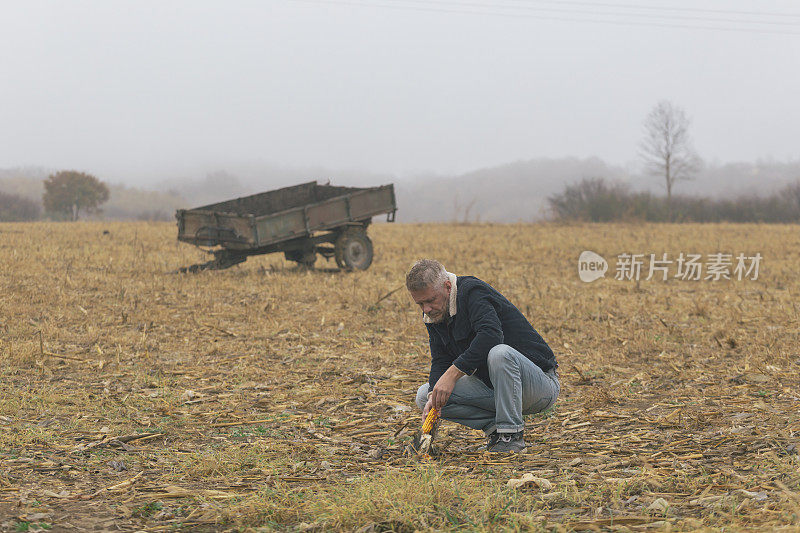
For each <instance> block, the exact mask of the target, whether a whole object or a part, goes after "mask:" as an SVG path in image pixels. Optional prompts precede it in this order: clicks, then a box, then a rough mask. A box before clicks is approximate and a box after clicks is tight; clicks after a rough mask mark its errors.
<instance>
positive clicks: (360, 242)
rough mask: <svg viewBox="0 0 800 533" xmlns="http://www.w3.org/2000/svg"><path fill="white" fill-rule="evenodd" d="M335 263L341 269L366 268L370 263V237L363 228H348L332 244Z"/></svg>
mask: <svg viewBox="0 0 800 533" xmlns="http://www.w3.org/2000/svg"><path fill="white" fill-rule="evenodd" d="M334 253H335V254H336V264H337V265H339V268H341V269H343V270H366V269H368V268H369V266H370V265H371V264H372V239H370V238H369V237H367V234H366V232H365V231H364V230H361V229H348V230H346V231H344V232H343V233H342V234H341V235H339V237H338V238H337V239H336V243H335V244H334Z"/></svg>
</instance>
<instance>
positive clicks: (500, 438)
mask: <svg viewBox="0 0 800 533" xmlns="http://www.w3.org/2000/svg"><path fill="white" fill-rule="evenodd" d="M493 441H494V442H493ZM527 446H528V445H527V444H526V443H525V439H524V432H522V431H518V432H516V433H497V432H495V433H492V434H491V435H489V444H488V445H487V449H488V450H489V451H490V452H500V453H502V452H517V453H519V452H522V451H525V448H526V447H527Z"/></svg>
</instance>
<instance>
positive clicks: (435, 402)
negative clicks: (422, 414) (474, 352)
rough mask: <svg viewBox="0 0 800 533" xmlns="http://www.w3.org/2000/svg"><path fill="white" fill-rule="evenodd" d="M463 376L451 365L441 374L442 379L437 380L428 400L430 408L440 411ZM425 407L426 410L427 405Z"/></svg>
mask: <svg viewBox="0 0 800 533" xmlns="http://www.w3.org/2000/svg"><path fill="white" fill-rule="evenodd" d="M463 375H464V373H463V372H462V371H461V370H459V369H458V368H456V367H455V366H453V365H451V366H450V368H448V369H447V371H446V372H445V373H444V374H442V377H440V378H439V381H437V382H436V385H434V386H433V391H432V392H431V395H430V398H429V399H428V403H429V404H431V407H435V408H437V409H439V410H441V409H442V407H444V406H445V404H446V403H447V400H448V399H449V398H450V394H452V392H453V388H454V387H455V386H456V381H458V378H460V377H461V376H463ZM425 407H426V408H428V405H427V404H426V405H425ZM426 414H427V411H426Z"/></svg>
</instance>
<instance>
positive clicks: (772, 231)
mask: <svg viewBox="0 0 800 533" xmlns="http://www.w3.org/2000/svg"><path fill="white" fill-rule="evenodd" d="M104 231H107V232H108V233H106V234H104ZM370 234H371V236H372V237H373V239H374V242H375V253H376V257H375V262H374V263H373V266H372V267H371V268H370V269H369V270H367V271H365V272H355V273H330V272H319V271H300V270H296V269H294V268H292V265H291V264H289V263H286V262H284V261H283V259H282V257H281V256H278V255H272V256H265V257H259V258H251V259H249V260H248V261H247V262H246V263H244V264H242V265H240V266H237V267H234V268H231V269H229V270H224V271H217V272H202V273H199V274H196V275H176V274H173V273H171V272H173V271H174V270H175V269H177V268H178V267H180V266H185V265H188V264H192V263H197V262H200V261H202V260H204V256H203V254H202V253H201V252H199V251H198V250H196V249H195V248H192V247H190V246H187V245H184V244H179V243H178V242H177V241H176V240H175V227H174V225H173V224H166V223H164V224H160V223H159V224H146V223H83V222H81V223H74V224H50V223H31V224H2V225H0V289H1V290H0V359H1V360H0V529H15V528H16V529H19V528H25V527H28V528H31V527H39V526H38V525H37V524H46V525H47V526H50V527H54V528H63V529H69V528H70V527H74V528H77V529H81V528H89V527H96V526H98V525H99V526H101V528H103V527H104V528H106V529H111V528H115V529H116V528H119V529H122V530H136V529H148V530H172V529H181V528H191V529H198V530H203V529H205V530H209V531H210V530H218V529H228V528H243V527H248V526H252V527H256V528H258V527H260V528H264V530H271V529H276V530H297V531H301V530H302V531H313V530H317V531H323V530H332V529H333V530H335V529H341V530H355V529H359V528H361V529H362V531H371V530H374V531H378V530H395V531H413V530H426V529H445V530H448V529H459V528H461V529H469V530H492V531H495V530H506V529H508V530H516V529H533V530H550V529H552V528H553V527H556V526H559V527H560V526H563V527H565V528H566V529H568V530H570V529H594V530H597V529H616V530H641V529H644V528H650V529H651V530H652V529H667V528H669V529H672V530H693V529H696V528H701V527H710V528H722V527H723V526H724V527H728V528H733V529H771V528H778V527H781V526H792V525H795V526H796V525H797V524H798V523H799V521H800V518H798V517H799V516H800V515H799V514H798V513H800V510H799V509H800V508H799V507H798V506H799V505H800V494H798V488H799V483H798V480H799V478H800V470H799V468H800V463H799V462H798V456H797V452H796V447H795V446H796V444H797V440H798V438H797V432H798V430H800V421H798V409H797V402H798V397H800V390H798V371H799V370H800V360H799V357H800V356H798V351H797V346H798V345H800V338H798V308H797V304H796V302H797V301H798V296H800V294H799V293H800V283H798V279H797V275H796V268H797V265H798V264H800V257H799V256H800V232H798V228H797V227H796V226H758V225H740V226H737V225H547V224H544V225H381V224H379V225H375V226H373V227H371V228H370ZM583 250H593V251H595V252H597V253H599V254H600V255H602V256H604V257H606V258H607V259H609V260H610V262H612V260H613V258H615V256H616V255H618V254H621V253H625V252H627V253H648V254H649V253H655V254H657V255H660V254H661V253H663V252H668V253H670V254H671V255H677V254H678V253H679V252H681V251H683V252H686V253H703V254H706V253H715V252H729V253H730V252H733V253H738V252H744V253H746V254H748V255H752V254H754V253H755V252H760V253H761V254H762V255H763V256H764V260H763V264H762V272H761V275H760V277H759V279H758V280H757V281H718V282H711V281H700V282H689V281H681V280H675V279H670V280H669V281H660V280H658V281H656V280H651V281H641V282H640V283H638V284H636V283H635V282H624V281H615V280H614V279H609V278H613V271H611V272H609V273H608V274H607V275H606V278H607V279H604V280H599V281H596V282H594V283H591V284H584V283H582V282H581V281H580V280H579V279H578V276H577V257H578V255H579V254H580V252H581V251H583ZM420 257H436V258H438V259H440V260H441V261H442V262H443V263H444V264H445V266H446V267H447V268H448V269H449V270H451V271H452V272H456V273H458V274H472V275H476V276H478V277H480V278H482V279H484V280H486V281H488V282H489V283H491V284H492V285H493V286H495V287H497V288H498V289H499V290H500V291H501V292H503V293H504V294H505V295H506V296H508V297H509V299H510V300H511V301H512V302H514V303H515V304H516V305H517V306H518V307H519V308H520V310H521V311H522V312H523V313H525V314H526V315H527V316H528V318H529V319H530V320H531V322H532V323H533V324H534V325H535V327H536V328H537V329H538V330H539V331H540V333H542V335H543V336H544V337H545V339H547V341H548V342H549V343H550V344H551V346H552V347H553V348H554V350H555V352H556V354H557V356H558V359H559V362H560V364H561V367H560V373H561V380H562V387H563V390H562V395H561V398H560V399H559V401H558V403H557V405H556V407H555V409H553V410H551V411H550V412H548V413H544V414H540V415H536V416H531V417H528V419H527V420H526V426H527V429H526V440H527V442H528V443H529V446H528V451H527V452H526V453H524V454H521V455H519V456H513V457H499V458H498V457H495V456H491V455H489V454H486V453H485V452H484V451H483V436H482V434H481V433H480V432H476V431H472V430H469V429H466V428H463V427H460V426H455V425H453V424H451V423H448V422H444V423H443V425H442V427H441V428H440V434H439V437H438V438H437V444H438V445H441V449H442V450H443V453H442V455H441V456H439V457H437V458H435V459H433V460H432V461H420V460H419V458H417V457H413V456H408V455H407V454H405V453H404V451H405V450H406V448H407V447H408V445H409V444H410V442H411V438H412V436H413V435H414V433H415V432H416V431H418V430H419V428H420V427H421V424H422V420H421V419H420V415H419V413H418V412H417V410H416V407H414V405H413V400H414V396H415V393H416V390H417V387H418V386H419V385H420V384H421V383H423V382H424V381H425V380H426V373H427V366H428V360H429V356H428V352H427V336H426V333H425V329H424V327H423V325H422V323H421V320H420V316H419V312H418V310H417V309H416V308H415V306H414V305H413V302H412V301H411V300H410V298H408V296H407V295H406V294H405V291H404V290H399V291H397V292H394V293H392V294H390V295H389V296H386V295H387V293H389V292H390V291H392V290H393V289H396V288H398V287H401V286H402V283H403V275H404V272H405V270H406V269H407V268H408V267H409V266H410V264H411V262H412V261H413V260H414V259H417V258H420ZM318 266H325V265H324V261H320V262H319V264H318ZM330 266H333V265H330ZM612 268H613V266H612ZM525 474H530V475H529V476H527V477H526V476H525ZM512 479H513V480H526V479H527V480H531V479H533V480H535V481H536V483H527V482H522V481H519V482H516V481H515V483H512V484H510V485H509V484H508V482H509V480H512ZM542 480H544V481H542ZM26 524H27V525H26ZM20 530H21V529H20Z"/></svg>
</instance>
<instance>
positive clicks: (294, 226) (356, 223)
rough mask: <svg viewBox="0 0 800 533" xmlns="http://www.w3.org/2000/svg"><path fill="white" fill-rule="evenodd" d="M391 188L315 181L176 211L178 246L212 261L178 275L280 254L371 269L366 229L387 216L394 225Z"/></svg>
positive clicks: (310, 262)
mask: <svg viewBox="0 0 800 533" xmlns="http://www.w3.org/2000/svg"><path fill="white" fill-rule="evenodd" d="M396 211H397V202H396V200H395V195H394V185H393V184H389V185H383V186H380V187H336V186H333V185H320V184H318V183H317V182H315V181H312V182H309V183H303V184H300V185H295V186H293V187H285V188H283V189H277V190H274V191H268V192H263V193H260V194H254V195H252V196H245V197H243V198H237V199H235V200H228V201H225V202H220V203H217V204H211V205H206V206H203V207H197V208H195V209H179V210H178V211H177V212H176V214H175V217H176V218H177V219H178V240H180V241H183V242H187V243H190V244H194V245H196V246H200V247H218V248H216V249H213V250H210V253H213V254H214V259H213V260H212V261H209V262H207V263H203V264H199V265H192V266H190V267H185V268H182V269H181V271H182V272H197V271H199V270H204V269H222V268H228V267H230V266H233V265H235V264H238V263H241V262H243V261H245V260H246V259H247V258H248V257H249V256H251V255H260V254H268V253H273V252H283V253H284V255H285V256H286V259H288V260H290V261H296V262H297V263H299V264H301V265H303V266H306V267H311V266H313V265H314V262H315V261H316V259H317V254H320V255H322V256H324V257H326V258H330V257H334V258H335V259H336V264H337V265H338V266H339V268H341V269H346V270H364V269H366V268H368V267H369V265H370V264H371V263H372V254H373V250H372V241H371V240H370V238H369V237H368V236H367V226H368V225H369V224H370V223H371V222H372V217H373V216H376V215H381V214H386V220H387V221H389V222H394V217H395V212H396Z"/></svg>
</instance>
